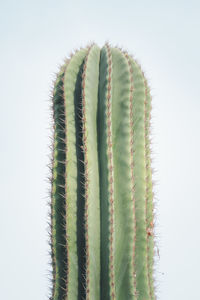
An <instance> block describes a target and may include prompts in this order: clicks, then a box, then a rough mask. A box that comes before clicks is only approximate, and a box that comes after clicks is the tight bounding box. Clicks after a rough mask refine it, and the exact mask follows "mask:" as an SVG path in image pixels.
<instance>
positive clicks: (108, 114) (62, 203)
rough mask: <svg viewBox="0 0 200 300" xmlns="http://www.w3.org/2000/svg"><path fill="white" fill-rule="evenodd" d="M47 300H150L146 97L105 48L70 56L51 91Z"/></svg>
mask: <svg viewBox="0 0 200 300" xmlns="http://www.w3.org/2000/svg"><path fill="white" fill-rule="evenodd" d="M52 100H53V117H54V139H53V161H52V180H51V181H52V189H51V225H50V226H51V235H50V237H51V257H52V270H53V271H52V272H53V276H52V277H53V284H52V295H51V299H52V300H64V299H65V300H77V299H85V300H100V299H101V300H128V299H130V300H154V299H156V297H155V291H154V249H155V247H154V201H153V189H152V169H151V152H150V137H149V136H150V119H151V114H150V113H151V95H150V89H149V86H148V84H147V80H146V78H145V76H144V73H143V72H142V70H141V67H140V65H139V64H138V63H137V62H136V61H135V60H134V59H133V57H132V56H131V55H129V54H128V53H127V52H126V51H122V49H119V48H114V47H111V46H110V45H109V44H108V43H106V44H105V45H104V47H102V48H101V49H100V48H99V47H98V46H97V45H96V44H91V45H89V46H88V47H86V48H81V49H80V50H78V51H76V52H75V53H74V55H72V56H71V58H70V59H67V60H65V62H64V64H63V65H62V66H61V68H60V70H59V73H58V74H57V78H56V81H55V84H54V89H53V96H52Z"/></svg>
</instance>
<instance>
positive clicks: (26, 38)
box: [0, 0, 200, 300]
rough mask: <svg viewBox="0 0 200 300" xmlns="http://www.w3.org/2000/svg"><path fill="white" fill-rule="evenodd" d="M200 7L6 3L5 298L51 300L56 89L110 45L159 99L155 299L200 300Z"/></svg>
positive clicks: (1, 214) (1, 281)
mask: <svg viewBox="0 0 200 300" xmlns="http://www.w3.org/2000/svg"><path fill="white" fill-rule="evenodd" d="M199 3H200V2H199V1H193V0H190V1H184V0H183V1H172V0H168V1H158V0H155V1H154V0H152V1H147V0H140V1H139V0H138V1H132V0H129V1H128V0H124V1H117V0H115V1H114V0H111V1H106V0H101V1H92V0H91V1H89V0H85V1H80V0H73V1H67V0H65V1H64V0H58V1H53V0H48V1H47V0H43V1H39V0H35V1H33V0H30V1H29V0H26V1H25V0H24V1H23V0H19V1H14V0H13V1H11V0H6V1H1V4H0V45H1V47H0V52H1V55H0V66H1V67H0V91H1V97H0V101H1V109H0V128H1V133H0V134H1V137H0V138H1V148H0V151H1V155H0V159H1V161H0V165H1V175H0V181H1V209H0V240H1V247H0V297H1V299H4V300H13V299H15V300H27V299H28V300H36V299H37V300H45V299H46V300H47V299H48V294H49V291H50V290H49V286H50V283H49V282H48V273H49V271H48V270H50V266H49V265H48V263H49V262H50V257H49V256H48V251H49V250H50V248H49V246H48V243H47V241H48V235H47V228H48V225H47V221H48V217H47V214H48V206H47V200H48V191H49V188H50V186H49V184H48V182H47V177H48V175H49V171H48V167H47V164H48V163H49V162H50V160H49V158H48V154H49V153H50V151H49V148H48V146H49V145H50V139H49V136H51V130H50V128H51V124H52V123H51V118H50V101H49V99H50V97H49V96H50V90H51V88H52V82H53V79H54V78H55V75H54V74H55V72H57V71H58V66H59V64H61V63H62V62H63V59H64V57H66V56H68V55H69V54H70V52H71V50H73V49H75V48H76V47H79V46H85V45H86V44H87V43H88V42H90V41H95V42H96V43H97V44H98V45H99V46H102V45H103V44H104V42H105V41H107V40H108V41H109V42H110V43H111V44H112V45H118V46H123V47H124V48H125V49H127V50H128V51H129V53H132V54H134V56H135V58H136V59H137V60H138V61H139V62H140V63H141V65H142V68H143V70H144V71H145V74H146V76H147V78H148V80H149V84H150V86H151V91H152V92H151V93H152V96H153V102H152V105H153V111H152V149H153V152H152V158H153V168H154V169H155V173H154V175H153V179H154V181H155V186H154V192H155V200H156V216H157V217H156V224H157V226H156V234H157V244H158V247H159V255H160V259H159V257H157V258H156V261H157V267H156V278H157V279H156V286H157V294H158V299H160V300H179V299H180V300H188V299H194V300H198V299H200V298H199V297H200V296H199V269H200V234H199V228H200V213H199V212H200V196H199V194H200V193H199V187H200V184H199V168H200V159H199V157H200V141H199V130H200V128H199V115H200V96H199V95H200V91H199V87H200V85H199V80H200V79H199V69H200V54H199V53H200V41H199V35H200V32H199V31H200V30H199V28H200V18H199V15H200V4H199ZM93 300H95V299H93ZM122 300H123V299H122Z"/></svg>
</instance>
